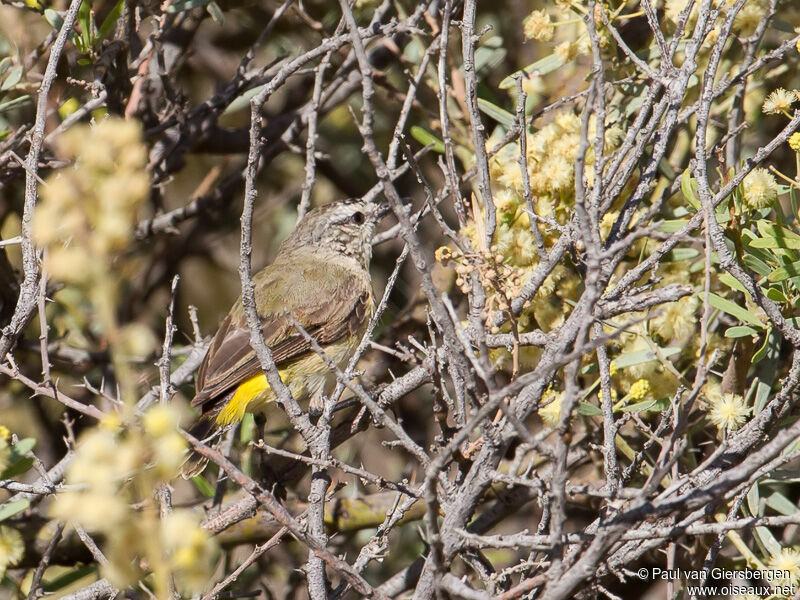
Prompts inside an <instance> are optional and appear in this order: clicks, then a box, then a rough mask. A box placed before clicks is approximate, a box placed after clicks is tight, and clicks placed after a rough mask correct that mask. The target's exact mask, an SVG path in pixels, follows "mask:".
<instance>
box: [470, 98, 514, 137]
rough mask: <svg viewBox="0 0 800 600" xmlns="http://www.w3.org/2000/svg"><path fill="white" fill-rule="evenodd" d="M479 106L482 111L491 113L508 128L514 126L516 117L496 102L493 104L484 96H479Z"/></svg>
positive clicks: (491, 115)
mask: <svg viewBox="0 0 800 600" xmlns="http://www.w3.org/2000/svg"><path fill="white" fill-rule="evenodd" d="M478 108H479V109H480V111H481V112H482V113H485V114H487V115H489V116H490V117H492V118H493V119H494V120H495V121H497V122H498V123H500V125H502V126H503V127H505V128H506V129H511V128H512V127H513V126H514V121H515V120H516V117H514V115H512V114H511V113H510V112H508V111H507V110H504V109H502V108H500V107H499V106H497V105H496V104H492V103H491V102H489V101H488V100H484V99H483V98H478Z"/></svg>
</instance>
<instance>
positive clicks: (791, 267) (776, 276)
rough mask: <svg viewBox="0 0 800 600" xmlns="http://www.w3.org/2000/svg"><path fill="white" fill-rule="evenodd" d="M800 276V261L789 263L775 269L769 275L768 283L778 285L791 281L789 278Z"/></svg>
mask: <svg viewBox="0 0 800 600" xmlns="http://www.w3.org/2000/svg"><path fill="white" fill-rule="evenodd" d="M798 275H800V261H797V262H793V263H789V264H786V265H783V266H782V267H779V268H777V269H775V270H774V271H772V272H771V273H770V274H769V275H767V281H771V282H772V283H777V282H779V281H784V280H785V279H789V277H797V276H798Z"/></svg>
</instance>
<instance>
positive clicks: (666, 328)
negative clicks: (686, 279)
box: [652, 296, 700, 340]
mask: <svg viewBox="0 0 800 600" xmlns="http://www.w3.org/2000/svg"><path fill="white" fill-rule="evenodd" d="M699 305H700V300H699V299H698V298H697V296H687V297H685V298H681V299H680V300H678V301H677V302H670V303H669V304H667V305H666V306H665V307H664V309H663V311H664V312H662V313H661V314H660V315H659V316H658V317H656V318H655V319H653V321H652V326H653V329H654V330H655V331H656V332H657V333H658V335H660V336H661V337H662V338H663V339H665V340H680V339H683V338H685V337H687V336H689V335H691V334H692V333H694V331H695V329H696V328H697V319H696V318H695V312H696V311H697V308H698V306H699Z"/></svg>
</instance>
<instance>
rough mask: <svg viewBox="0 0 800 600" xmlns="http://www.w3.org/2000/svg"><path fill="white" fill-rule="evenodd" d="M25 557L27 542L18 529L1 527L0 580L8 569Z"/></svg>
mask: <svg viewBox="0 0 800 600" xmlns="http://www.w3.org/2000/svg"><path fill="white" fill-rule="evenodd" d="M24 555H25V542H24V541H23V539H22V534H21V533H20V532H19V531H17V530H16V529H12V528H11V527H7V526H5V525H0V579H2V578H3V574H4V573H5V572H6V569H7V568H8V567H13V566H14V565H16V564H18V563H19V561H21V560H22V557H23V556H24Z"/></svg>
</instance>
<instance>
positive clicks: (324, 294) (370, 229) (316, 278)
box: [181, 199, 388, 478]
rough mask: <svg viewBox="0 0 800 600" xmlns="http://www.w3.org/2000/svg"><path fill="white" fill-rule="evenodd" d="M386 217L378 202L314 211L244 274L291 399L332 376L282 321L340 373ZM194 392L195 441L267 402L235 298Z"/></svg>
mask: <svg viewBox="0 0 800 600" xmlns="http://www.w3.org/2000/svg"><path fill="white" fill-rule="evenodd" d="M387 212H388V205H387V204H377V203H373V202H366V201H363V200H359V199H356V200H344V201H340V202H333V203H331V204H327V205H325V206H321V207H319V208H315V209H314V210H311V211H309V212H308V214H307V215H306V216H305V217H304V218H303V219H302V220H301V221H300V223H299V224H298V225H297V228H296V229H295V230H294V232H293V233H292V234H291V235H290V236H289V237H288V238H287V239H286V241H284V242H283V243H282V244H281V246H280V249H279V250H278V255H277V256H276V257H275V261H274V262H273V263H272V264H271V265H269V266H268V267H265V268H264V269H262V270H261V271H259V272H258V273H257V274H256V275H255V276H254V277H253V283H254V285H255V300H256V307H257V309H258V314H259V317H260V318H261V323H262V327H261V331H262V332H263V334H264V340H265V341H266V343H267V346H269V348H270V350H271V351H272V357H273V359H274V360H275V364H276V365H277V366H278V372H279V373H280V376H281V380H282V381H283V382H284V383H285V384H286V385H287V386H288V387H289V389H290V390H291V392H292V396H293V397H294V398H295V400H297V401H298V402H303V401H307V400H308V399H309V398H311V397H313V396H315V395H317V394H320V393H322V392H323V391H324V390H326V389H328V388H330V387H332V385H333V384H334V383H335V381H336V377H335V375H334V374H333V373H331V371H330V369H329V368H328V366H327V365H326V364H325V363H324V361H323V360H322V358H321V357H320V356H319V355H318V354H317V353H316V352H315V351H314V350H313V349H312V348H311V345H310V343H308V342H307V341H306V340H305V339H304V337H303V336H302V335H301V334H300V332H298V331H297V329H296V328H295V326H294V324H293V323H292V320H291V318H290V317H289V315H292V316H293V317H294V319H295V320H296V321H297V322H298V323H299V324H300V325H302V326H303V328H304V329H305V330H306V331H307V332H308V333H309V334H310V335H311V337H312V338H314V339H315V340H316V341H317V343H319V345H320V346H321V347H322V349H323V350H324V351H325V354H327V356H328V357H330V358H331V359H332V360H333V361H334V362H336V363H337V364H338V365H339V366H340V367H344V366H345V365H346V364H347V362H348V361H349V360H350V358H351V356H352V355H353V352H354V351H355V349H356V348H357V347H358V344H359V342H360V341H361V338H362V336H363V335H364V332H365V331H366V328H367V325H368V323H369V320H370V318H371V317H372V315H373V314H374V310H375V303H374V299H373V293H372V281H371V277H370V273H369V263H370V260H371V258H372V235H373V233H374V231H375V226H376V224H377V222H378V221H379V219H380V218H381V217H382V216H383V215H384V214H386V213H387ZM195 390H196V392H195V396H194V399H193V400H192V406H197V407H200V408H201V409H202V411H203V412H202V415H201V416H200V418H199V419H198V420H197V422H196V423H195V424H194V425H193V426H192V427H191V428H190V430H189V431H190V433H191V434H192V435H194V436H195V437H196V438H198V439H200V440H203V439H206V438H208V437H209V436H210V435H211V434H212V433H215V432H216V431H218V430H220V429H222V428H225V427H227V426H228V425H231V424H232V423H237V422H239V421H241V420H242V418H243V417H244V415H245V413H247V412H257V411H263V410H265V409H266V408H268V406H269V405H270V404H271V403H273V402H274V401H275V395H274V393H273V392H272V389H271V388H270V385H269V383H268V382H267V379H266V377H265V376H264V373H263V371H262V370H261V364H260V363H259V361H258V358H257V357H256V355H255V352H254V351H253V349H252V348H251V347H250V330H249V328H248V326H247V318H246V317H245V313H244V309H243V307H242V300H241V298H239V300H238V301H237V302H236V304H234V305H233V308H231V310H230V312H229V313H228V316H227V317H225V319H224V320H223V321H222V324H221V325H220V326H219V329H218V330H217V333H216V334H215V335H214V339H213V340H212V341H211V346H210V347H209V349H208V354H206V357H205V360H204V361H203V364H202V365H201V366H200V370H199V371H198V374H197V381H196V384H195ZM206 463H207V460H206V459H205V458H204V457H202V456H200V455H199V454H197V453H193V454H191V455H190V456H189V458H187V459H186V462H185V463H184V464H183V467H182V469H181V473H182V474H183V476H184V477H185V478H190V477H193V476H195V475H198V474H199V473H201V472H202V471H203V469H204V468H205V466H206Z"/></svg>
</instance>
